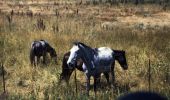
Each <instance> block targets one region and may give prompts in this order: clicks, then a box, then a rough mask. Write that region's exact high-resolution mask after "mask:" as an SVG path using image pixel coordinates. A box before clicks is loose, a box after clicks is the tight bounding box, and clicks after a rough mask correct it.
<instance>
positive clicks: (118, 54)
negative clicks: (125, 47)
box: [113, 50, 121, 60]
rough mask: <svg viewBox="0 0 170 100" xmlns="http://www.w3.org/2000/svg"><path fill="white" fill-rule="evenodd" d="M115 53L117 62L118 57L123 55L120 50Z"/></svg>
mask: <svg viewBox="0 0 170 100" xmlns="http://www.w3.org/2000/svg"><path fill="white" fill-rule="evenodd" d="M113 51H114V53H115V59H116V60H117V59H118V57H119V56H120V55H121V51H119V50H113Z"/></svg>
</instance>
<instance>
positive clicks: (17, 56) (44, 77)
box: [0, 4, 170, 100]
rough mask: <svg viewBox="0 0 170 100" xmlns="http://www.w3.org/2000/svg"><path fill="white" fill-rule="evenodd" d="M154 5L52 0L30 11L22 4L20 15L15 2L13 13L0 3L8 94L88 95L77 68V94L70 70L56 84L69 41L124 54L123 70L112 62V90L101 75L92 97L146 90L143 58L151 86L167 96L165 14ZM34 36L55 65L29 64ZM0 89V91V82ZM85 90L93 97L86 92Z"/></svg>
mask: <svg viewBox="0 0 170 100" xmlns="http://www.w3.org/2000/svg"><path fill="white" fill-rule="evenodd" d="M2 5H5V4H2ZM155 6H156V5H140V6H134V5H120V6H110V7H108V6H106V5H98V6H92V5H80V6H75V5H53V6H52V7H51V6H50V8H49V10H44V9H46V8H47V7H44V5H43V6H41V5H37V6H36V5H32V6H31V5H30V6H29V10H31V12H33V15H30V14H27V12H25V9H27V8H23V14H22V9H19V10H18V9H17V6H13V11H14V12H13V13H14V14H11V8H10V7H9V8H10V9H9V8H8V6H6V9H7V10H4V9H5V8H4V9H2V8H1V10H0V11H1V12H0V56H1V58H0V60H1V62H3V63H4V66H5V70H6V72H7V74H6V75H5V79H6V88H7V92H8V99H17V100H18V99H21V100H22V99H40V100H41V99H50V100H53V99H63V100H65V99H71V100H72V99H81V100H82V99H83V100H86V99H88V97H86V96H85V95H83V93H84V92H85V83H84V82H85V79H84V75H83V73H81V72H78V71H77V72H78V75H77V80H78V92H79V93H78V94H77V95H76V93H75V83H74V78H73V76H74V74H73V75H72V78H71V80H70V85H69V86H66V84H62V85H60V86H58V85H57V82H58V79H59V74H60V73H61V62H62V57H63V54H64V53H66V52H67V51H69V49H70V47H71V45H72V44H71V43H72V42H73V41H75V40H77V41H81V42H84V43H86V44H88V45H90V46H91V47H100V46H109V47H111V48H113V49H120V50H121V49H122V50H125V51H126V53H127V60H128V65H129V69H128V71H123V70H122V69H121V67H120V66H119V65H118V63H116V69H115V73H116V83H117V85H118V88H117V90H115V91H114V92H112V91H111V90H110V89H109V87H107V86H106V87H104V86H105V85H106V81H105V79H104V78H103V77H102V83H101V85H102V87H101V88H100V89H99V90H98V95H97V97H96V98H97V99H106V100H108V99H114V98H116V97H118V96H119V95H121V94H124V93H127V92H131V91H139V90H148V60H149V58H150V60H151V91H156V92H158V93H161V94H163V95H164V96H166V97H168V98H170V91H169V90H170V68H169V66H170V63H169V62H170V40H169V39H170V27H169V26H170V22H169V20H170V13H169V11H166V12H165V11H162V8H161V7H160V6H156V7H155ZM1 7H2V6H1ZM24 7H25V6H24ZM153 7H154V8H153ZM40 8H41V9H42V11H40V12H41V13H40V14H39V12H37V11H39V10H40ZM77 9H78V13H76V12H77ZM56 10H57V13H56ZM18 12H19V13H18ZM39 39H45V40H47V41H48V42H49V43H50V44H51V45H52V46H53V47H54V48H55V50H56V51H57V54H58V58H59V59H58V60H59V61H58V62H59V64H58V65H56V64H54V63H53V62H51V63H49V65H48V66H43V65H41V66H39V67H36V68H33V67H32V66H30V62H29V50H30V44H31V42H32V41H34V40H39ZM0 82H2V80H1V81H0ZM0 90H1V92H3V89H2V86H0ZM90 95H91V96H90V97H89V98H90V99H94V94H93V92H92V91H91V92H90Z"/></svg>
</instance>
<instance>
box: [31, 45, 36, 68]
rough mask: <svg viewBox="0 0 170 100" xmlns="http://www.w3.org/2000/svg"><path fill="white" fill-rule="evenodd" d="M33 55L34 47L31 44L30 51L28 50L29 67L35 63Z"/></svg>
mask: <svg viewBox="0 0 170 100" xmlns="http://www.w3.org/2000/svg"><path fill="white" fill-rule="evenodd" d="M34 57H35V54H34V46H33V44H32V45H31V50H30V62H31V65H33V64H34V63H35V59H34Z"/></svg>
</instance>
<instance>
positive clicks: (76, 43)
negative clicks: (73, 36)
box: [73, 42, 91, 49]
mask: <svg viewBox="0 0 170 100" xmlns="http://www.w3.org/2000/svg"><path fill="white" fill-rule="evenodd" d="M73 44H74V45H79V44H80V45H82V46H83V47H85V48H90V49H91V47H90V46H87V45H85V44H84V43H82V42H73Z"/></svg>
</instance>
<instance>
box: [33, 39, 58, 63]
mask: <svg viewBox="0 0 170 100" xmlns="http://www.w3.org/2000/svg"><path fill="white" fill-rule="evenodd" d="M47 53H49V54H50V56H51V58H53V59H54V60H55V62H57V54H56V51H55V49H54V48H53V47H51V46H50V44H49V43H48V42H47V41H45V40H39V41H33V42H32V44H31V50H30V62H31V65H34V66H36V65H38V64H39V62H40V57H41V56H42V57H43V64H46V56H47ZM36 58H37V59H36Z"/></svg>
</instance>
